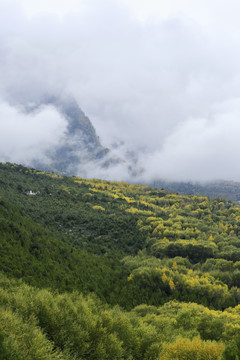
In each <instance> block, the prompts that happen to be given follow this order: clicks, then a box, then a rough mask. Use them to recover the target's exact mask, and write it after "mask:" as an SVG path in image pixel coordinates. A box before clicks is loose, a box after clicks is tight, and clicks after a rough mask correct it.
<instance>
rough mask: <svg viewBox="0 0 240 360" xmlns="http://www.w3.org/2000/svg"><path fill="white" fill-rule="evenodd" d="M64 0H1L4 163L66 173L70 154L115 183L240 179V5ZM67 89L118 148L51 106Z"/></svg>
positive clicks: (88, 171) (0, 146)
mask: <svg viewBox="0 0 240 360" xmlns="http://www.w3.org/2000/svg"><path fill="white" fill-rule="evenodd" d="M63 3H64V1H61V2H60V3H57V2H55V1H52V2H51V5H50V4H48V3H47V2H46V1H45V2H44V1H43V2H41V5H40V3H39V4H37V3H36V2H34V4H33V3H31V2H30V1H28V0H24V1H23V0H9V1H5V0H0V33H1V36H0V58H1V60H0V75H1V83H0V161H3V162H5V161H12V162H16V163H24V164H31V162H32V160H33V159H34V160H35V162H34V164H36V165H37V164H48V165H49V166H51V167H52V168H54V169H57V168H58V167H60V162H61V161H63V158H65V163H64V165H63V167H66V166H67V167H69V164H70V162H72V163H74V165H73V168H72V169H70V168H69V169H67V170H66V169H65V170H66V171H68V170H69V171H70V170H71V171H74V173H75V172H77V173H78V174H84V175H86V176H88V177H95V178H96V177H98V178H100V177H102V178H105V179H106V178H108V179H114V180H116V179H118V180H129V181H135V180H136V175H137V178H138V181H141V182H144V181H145V182H152V181H155V180H157V179H159V178H162V179H165V180H171V181H209V180H216V179H226V180H235V181H239V180H240V169H239V167H238V166H236V164H237V161H238V154H239V152H240V142H239V133H240V123H239V116H240V98H239V93H240V92H239V90H240V85H239V84H240V81H239V79H240V71H239V59H240V52H239V43H240V37H239V34H240V31H239V21H238V18H237V17H236V14H238V13H239V4H238V3H237V2H236V1H235V0H231V1H230V3H229V2H226V1H223V2H221V4H219V2H216V1H215V0H213V1H212V2H211V5H210V4H207V3H206V2H201V4H198V3H194V4H191V5H190V4H188V3H187V2H186V1H183V0H182V1H180V2H177V1H175V0H172V1H169V2H167V3H164V4H163V3H159V2H156V1H154V0H152V1H150V2H149V6H147V7H146V6H145V5H144V1H139V2H136V1H135V0H133V1H132V2H131V4H129V2H127V1H124V0H111V1H110V0H101V1H96V0H90V1H84V0H81V1H79V2H76V1H73V0H72V1H69V2H67V3H66V2H65V6H63ZM54 9H55V10H54ZM206 9H207V10H206ZM59 14H60V15H59ZM223 24H224V26H223ZM49 94H50V95H49ZM65 94H70V96H71V97H72V98H74V99H76V102H77V104H78V106H80V108H81V109H82V111H84V113H86V114H87V116H88V117H89V119H90V121H91V123H92V125H93V127H94V128H95V130H96V134H97V135H96V136H99V139H100V144H101V145H102V147H103V149H109V150H110V152H106V153H105V150H103V149H101V146H100V145H99V144H97V142H95V140H94V141H93V142H91V141H92V140H91V139H93V138H91V137H89V136H88V135H87V137H85V135H84V136H83V135H82V133H81V131H82V130H81V131H80V128H79V129H78V131H77V134H75V135H76V136H75V135H74V136H73V133H71V132H70V130H69V118H70V116H69V115H67V114H66V112H64V111H65V110H63V108H64V107H65V105H63V106H62V109H61V106H60V105H59V104H58V105H57V104H56V101H55V103H54V102H52V103H51V101H50V102H49V101H48V98H49V97H50V98H52V97H54V98H56V99H63V98H64V97H65ZM61 101H62V100H61ZM36 104H37V106H36ZM26 109H28V111H26ZM88 131H89V132H90V133H91V132H92V130H90V127H89V128H88ZM80 133H81V134H80ZM70 134H71V136H70ZM70 138H71V141H72V142H73V143H71V144H70V142H71V141H70ZM80 139H81V140H80ZM96 141H97V140H96ZM80 143H81V145H80ZM86 143H88V147H87V149H86V146H85V145H86ZM76 144H77V145H76ZM94 144H95V145H94ZM102 151H103V152H102ZM57 159H59V161H57ZM112 159H114V161H113V163H112ZM116 159H121V161H119V160H116ZM78 160H79V161H80V163H81V168H79V169H78V168H76V163H77V161H78ZM95 160H97V162H96V161H95ZM109 161H110V163H111V164H110V165H111V166H105V165H106V164H108V162H109ZM83 163H84V167H83ZM62 164H63V163H62ZM129 167H130V170H129ZM143 169H144V171H143ZM61 170H62V169H61ZM132 174H133V175H134V176H132Z"/></svg>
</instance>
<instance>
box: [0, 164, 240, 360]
mask: <svg viewBox="0 0 240 360" xmlns="http://www.w3.org/2000/svg"><path fill="white" fill-rule="evenodd" d="M0 195H1V198H0V230H1V231H0V234H1V242H0V270H1V274H0V317H1V322H0V351H2V353H0V354H1V355H2V354H4V356H5V359H12V358H13V359H19V360H20V359H24V360H25V359H29V360H32V359H39V360H40V359H41V360H44V359H52V358H53V359H68V360H74V359H92V360H93V359H94V360H105V359H109V360H110V359H119V360H124V359H125V360H129V359H133V360H140V359H141V360H142V359H145V360H149V359H152V360H160V359H161V360H162V359H165V360H173V359H176V354H178V358H179V359H181V358H186V359H190V358H191V356H193V357H195V358H200V359H208V358H209V359H216V360H220V359H232V358H233V359H236V358H237V356H239V355H240V346H239V344H240V341H239V337H238V334H239V329H240V317H239V306H240V305H238V304H239V303H240V291H239V287H240V239H239V234H240V207H239V206H238V205H237V204H234V203H231V202H230V201H226V200H220V199H212V200H210V199H208V198H207V197H201V196H185V195H175V194H169V193H167V192H166V191H164V190H157V189H152V188H150V187H148V186H139V185H138V186H137V185H131V184H127V183H124V182H122V183H119V182H109V181H102V180H89V179H82V178H79V177H65V176H60V175H56V174H53V173H46V172H43V171H39V170H36V169H33V168H26V167H23V166H21V165H14V164H10V163H7V164H0ZM8 277H9V278H11V279H8ZM19 278H21V279H19ZM26 283H28V284H31V285H32V286H29V285H26ZM33 285H34V286H33ZM46 288H47V289H46ZM64 291H66V293H64ZM83 294H84V295H83ZM87 294H88V295H87ZM89 294H91V295H89ZM99 298H100V299H101V300H99ZM115 305H117V306H115ZM119 305H120V306H121V308H120V307H119ZM186 344H187V347H186ZM11 356H12V358H11ZM222 356H223V357H222ZM231 356H233V357H231Z"/></svg>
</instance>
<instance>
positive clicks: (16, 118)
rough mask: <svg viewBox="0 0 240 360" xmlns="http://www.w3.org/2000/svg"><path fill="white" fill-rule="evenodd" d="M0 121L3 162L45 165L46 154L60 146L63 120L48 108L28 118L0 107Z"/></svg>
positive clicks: (25, 114) (20, 111) (63, 129)
mask: <svg viewBox="0 0 240 360" xmlns="http://www.w3.org/2000/svg"><path fill="white" fill-rule="evenodd" d="M0 119H1V121H0V154H1V161H3V162H7V161H10V162H16V163H22V164H31V162H32V161H33V160H36V161H37V160H43V161H45V162H47V161H48V158H47V156H46V153H47V152H48V151H49V150H51V149H52V148H53V147H55V146H56V145H57V144H58V143H59V142H61V139H62V137H63V135H64V132H65V130H66V120H65V119H64V118H63V117H62V116H61V115H60V114H59V112H57V111H56V110H55V109H54V108H52V107H51V106H45V107H42V108H40V109H38V111H36V112H31V113H28V114H27V113H25V112H24V111H23V110H20V109H17V108H14V107H11V106H10V105H9V104H7V103H0Z"/></svg>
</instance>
